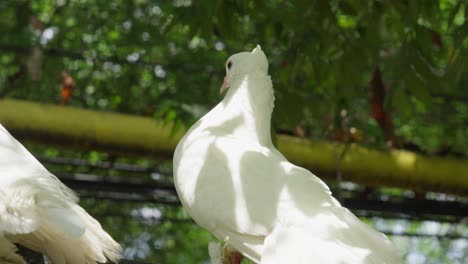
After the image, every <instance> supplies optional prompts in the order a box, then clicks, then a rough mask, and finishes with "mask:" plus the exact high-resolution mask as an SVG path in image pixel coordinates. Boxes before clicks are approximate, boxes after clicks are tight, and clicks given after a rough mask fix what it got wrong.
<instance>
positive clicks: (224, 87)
mask: <svg viewBox="0 0 468 264" xmlns="http://www.w3.org/2000/svg"><path fill="white" fill-rule="evenodd" d="M227 88H229V83H228V82H227V76H225V77H224V81H223V85H221V89H219V93H220V94H222V93H223V92H224V90H226V89H227Z"/></svg>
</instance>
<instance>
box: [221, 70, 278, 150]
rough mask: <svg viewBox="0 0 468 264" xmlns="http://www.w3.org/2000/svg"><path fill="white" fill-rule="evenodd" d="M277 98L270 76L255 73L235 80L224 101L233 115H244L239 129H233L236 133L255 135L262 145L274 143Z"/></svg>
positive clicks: (241, 117) (249, 136)
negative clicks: (272, 136)
mask: <svg viewBox="0 0 468 264" xmlns="http://www.w3.org/2000/svg"><path fill="white" fill-rule="evenodd" d="M274 100H275V98H274V95H273V87H272V84H271V79H270V76H269V75H266V74H264V73H259V72H252V73H250V74H247V75H244V76H243V77H242V78H238V79H236V80H234V81H233V82H232V84H231V87H230V88H229V90H228V93H227V94H226V97H225V98H224V99H223V102H222V104H224V106H225V111H226V112H229V113H231V114H230V116H237V117H240V120H241V121H240V123H239V128H238V129H234V130H233V131H232V133H233V134H234V136H239V137H243V138H252V139H254V140H256V141H257V142H258V143H260V144H261V145H264V146H271V145H272V142H271V131H270V124H271V113H272V111H273V107H274ZM236 134H238V135H236Z"/></svg>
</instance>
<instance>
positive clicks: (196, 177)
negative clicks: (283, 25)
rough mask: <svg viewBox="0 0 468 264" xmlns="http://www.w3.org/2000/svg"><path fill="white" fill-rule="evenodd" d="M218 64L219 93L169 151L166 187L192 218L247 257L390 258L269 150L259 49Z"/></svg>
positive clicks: (325, 193)
mask: <svg viewBox="0 0 468 264" xmlns="http://www.w3.org/2000/svg"><path fill="white" fill-rule="evenodd" d="M228 61H230V62H231V63H230V65H231V67H230V69H228V70H227V74H226V81H227V82H228V83H229V84H230V88H229V90H228V93H227V94H226V96H225V98H224V99H223V101H222V102H221V103H219V104H218V105H217V106H216V107H215V108H213V109H212V110H211V111H210V112H209V113H207V114H206V115H205V116H204V117H203V118H201V119H200V120H199V121H198V122H197V123H196V124H195V125H194V126H192V128H191V129H190V130H189V131H188V132H187V134H186V135H185V136H184V137H183V138H182V140H181V141H180V142H179V144H178V145H177V148H176V151H175V154H174V182H175V186H176V189H177V193H178V195H179V197H180V199H181V202H182V204H183V205H184V207H185V209H186V210H187V211H188V212H189V214H190V215H191V216H192V218H193V219H194V220H195V221H196V222H197V223H198V224H199V225H201V226H203V227H205V228H206V229H208V230H209V231H211V233H213V234H214V235H215V236H216V237H217V238H218V239H220V240H222V241H228V242H229V244H231V245H232V246H234V247H235V248H236V249H237V250H239V251H240V252H241V253H243V254H244V255H245V256H247V257H249V258H250V259H252V260H253V261H255V262H257V263H258V262H260V263H266V264H279V263H299V264H300V263H400V259H399V256H398V254H397V253H396V251H395V249H394V248H393V245H392V244H391V243H390V242H389V240H388V238H387V237H385V236H384V235H383V234H381V233H379V232H377V231H375V230H374V229H372V228H371V227H369V226H367V225H365V224H364V223H362V222H361V221H360V220H359V219H358V218H356V217H355V216H354V215H352V214H351V213H350V212H349V211H348V210H347V209H345V208H343V207H341V205H340V204H339V203H338V202H337V201H336V200H335V199H334V198H333V197H332V195H331V192H330V190H329V188H328V186H327V185H326V184H325V183H324V182H322V181H321V180H320V179H319V178H317V177H316V176H315V175H313V174H312V173H311V172H309V171H308V170H306V169H304V168H301V167H298V166H296V165H294V164H292V163H290V162H289V161H288V160H287V159H286V158H285V157H284V156H283V155H282V154H281V153H280V152H279V151H278V150H276V148H275V147H274V146H273V144H272V141H271V136H270V119H271V112H272V110H273V102H274V97H273V89H272V84H271V80H270V77H269V76H268V75H267V69H268V62H267V60H266V57H265V55H264V54H263V52H262V51H261V49H260V48H259V47H257V48H256V49H255V50H254V51H252V52H251V53H249V52H243V53H239V54H236V55H233V56H231V57H230V58H229V59H228ZM322 248H323V250H322ZM319 260H320V261H319Z"/></svg>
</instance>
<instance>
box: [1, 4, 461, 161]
mask: <svg viewBox="0 0 468 264" xmlns="http://www.w3.org/2000/svg"><path fill="white" fill-rule="evenodd" d="M0 12H1V13H0V32H1V34H0V94H2V95H3V96H10V97H16V98H25V99H30V100H35V101H41V102H51V103H59V102H60V86H61V84H62V80H61V79H62V72H63V71H66V72H67V73H68V74H70V76H71V77H72V78H73V79H74V80H75V82H76V87H75V89H74V91H73V94H72V97H71V100H70V103H69V104H71V105H75V106H80V107H85V108H93V109H105V110H111V111H118V112H127V113H133V114H142V115H148V116H151V115H153V116H155V117H156V118H163V119H165V120H166V121H167V122H169V121H176V122H177V123H178V124H179V125H180V124H182V123H191V122H193V121H194V120H195V119H196V118H198V117H199V116H201V115H202V114H203V113H205V112H206V111H208V110H209V109H210V108H211V107H212V106H213V105H214V104H215V103H216V102H218V101H219V100H220V95H219V94H218V88H219V86H220V84H221V82H222V78H223V71H224V69H223V68H224V67H223V65H224V62H225V60H226V58H227V57H228V56H229V55H231V54H232V53H235V52H239V51H243V50H249V49H251V48H252V47H254V46H255V45H256V44H257V43H259V44H261V45H262V47H263V50H265V52H266V53H267V56H268V57H269V60H270V74H271V75H272V79H273V81H274V86H275V89H276V97H277V101H276V111H275V114H274V120H273V121H274V124H275V126H276V127H277V128H279V129H283V130H288V131H294V129H295V127H297V126H300V127H301V128H302V130H304V131H305V132H306V133H305V134H306V136H308V137H316V138H323V137H324V136H326V137H328V138H330V139H337V138H338V139H340V136H337V135H336V130H343V131H342V132H341V133H348V129H349V128H351V127H353V128H356V129H358V131H360V132H362V133H363V135H362V136H361V137H360V138H361V140H362V143H363V144H370V145H373V146H376V147H378V146H385V144H384V143H385V140H386V139H385V137H383V136H382V132H381V129H379V126H378V124H377V122H376V120H374V119H373V118H372V114H373V113H372V111H371V104H372V102H370V98H369V93H370V87H369V83H370V80H371V78H372V76H373V72H374V71H375V70H376V69H380V70H381V71H382V75H383V77H382V78H383V82H384V84H385V91H386V96H385V98H384V101H383V102H381V103H382V104H383V107H384V109H385V110H386V111H387V112H389V113H391V114H392V121H393V123H394V124H395V127H394V130H395V131H394V132H395V134H396V135H398V137H399V138H400V140H399V141H401V142H403V143H402V144H400V145H403V146H405V145H410V146H412V147H413V149H414V148H415V147H416V149H417V150H420V151H423V152H426V153H429V154H431V153H439V152H443V151H445V152H449V153H455V154H456V155H459V154H461V155H466V154H467V152H466V150H467V149H468V129H467V124H468V104H467V102H468V93H467V92H466V88H465V87H466V86H467V85H468V78H467V76H468V74H467V71H468V66H466V63H464V62H465V60H466V58H467V57H468V48H467V47H468V21H467V19H466V18H467V16H468V3H466V2H465V1H461V0H460V1H456V0H439V1H406V0H398V1H359V0H353V1H338V0H333V1H295V2H294V4H293V3H289V2H284V1H265V2H262V1H241V0H238V1H204V2H203V4H201V3H199V4H195V3H192V1H184V0H177V1H176V0H175V1H149V0H138V1H124V0H116V1H112V2H106V1H97V0H80V1H78V0H56V1H52V0H37V1H27V0H3V1H1V3H0ZM38 76H39V77H38ZM340 113H341V114H343V113H345V114H346V117H344V116H343V115H340ZM344 119H346V120H344ZM343 123H346V124H344V125H343ZM343 126H345V127H343ZM341 138H342V137H341ZM447 150H449V151H447ZM445 152H444V153H445Z"/></svg>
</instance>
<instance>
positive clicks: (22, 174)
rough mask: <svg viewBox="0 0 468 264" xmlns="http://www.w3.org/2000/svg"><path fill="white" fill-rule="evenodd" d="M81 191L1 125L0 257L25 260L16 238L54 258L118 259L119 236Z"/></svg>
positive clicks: (63, 261)
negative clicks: (81, 200) (82, 201)
mask: <svg viewBox="0 0 468 264" xmlns="http://www.w3.org/2000/svg"><path fill="white" fill-rule="evenodd" d="M77 202H78V198H77V197H76V195H75V194H74V193H73V192H72V191H71V190H70V189H68V188H67V187H66V186H65V185H64V184H63V183H61V182H60V181H59V179H57V178H56V177H55V176H54V175H53V174H51V173H50V172H49V171H47V169H46V168H44V166H42V165H41V164H40V163H39V161H37V160H36V159H35V158H34V157H33V156H32V155H31V153H29V152H28V151H27V150H26V148H25V147H23V145H21V143H19V142H18V141H17V140H16V139H15V138H14V137H13V136H11V135H10V134H9V133H8V131H7V130H6V129H5V128H4V127H3V126H2V125H0V263H15V264H16V263H24V260H23V259H22V258H21V257H20V256H19V255H18V254H17V253H16V250H17V248H16V246H15V245H14V244H13V243H17V244H20V245H22V246H24V247H27V248H30V249H32V250H35V251H38V252H41V253H43V254H45V255H46V256H47V257H48V259H49V260H50V261H51V262H52V263H53V264H88V263H97V262H101V263H103V262H106V259H109V260H111V261H114V262H117V261H118V260H119V258H120V257H119V254H120V252H121V247H120V245H119V244H118V243H117V242H115V241H114V240H113V239H112V238H111V237H110V236H109V235H108V234H107V233H106V232H105V231H104V230H103V229H102V227H101V225H100V224H99V223H98V222H97V221H96V220H95V219H94V218H92V217H91V216H90V215H89V214H88V213H87V212H86V211H85V210H84V209H83V208H81V207H80V206H79V205H78V204H77Z"/></svg>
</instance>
